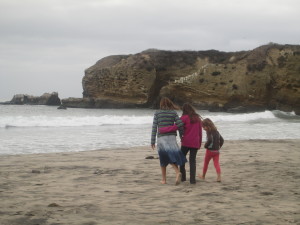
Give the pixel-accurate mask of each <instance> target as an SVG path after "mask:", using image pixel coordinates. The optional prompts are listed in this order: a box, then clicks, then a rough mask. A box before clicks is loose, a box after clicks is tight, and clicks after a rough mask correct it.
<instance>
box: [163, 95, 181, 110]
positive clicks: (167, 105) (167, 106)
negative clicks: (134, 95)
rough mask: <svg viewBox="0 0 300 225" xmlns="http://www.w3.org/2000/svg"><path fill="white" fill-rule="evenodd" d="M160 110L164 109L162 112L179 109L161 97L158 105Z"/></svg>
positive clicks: (167, 99)
mask: <svg viewBox="0 0 300 225" xmlns="http://www.w3.org/2000/svg"><path fill="white" fill-rule="evenodd" d="M159 107H160V109H164V110H176V109H179V107H178V106H177V105H175V104H174V103H173V102H172V101H171V100H170V99H169V98H167V97H163V98H162V99H161V100H160V104H159Z"/></svg>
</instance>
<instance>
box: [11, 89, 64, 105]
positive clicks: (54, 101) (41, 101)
mask: <svg viewBox="0 0 300 225" xmlns="http://www.w3.org/2000/svg"><path fill="white" fill-rule="evenodd" d="M6 104H13V105H24V104H26V105H55V106H58V105H60V104H61V102H60V98H59V97H58V93H57V92H52V93H51V94H50V93H45V94H43V95H42V96H32V95H26V94H17V95H14V97H13V98H12V100H11V101H9V102H6Z"/></svg>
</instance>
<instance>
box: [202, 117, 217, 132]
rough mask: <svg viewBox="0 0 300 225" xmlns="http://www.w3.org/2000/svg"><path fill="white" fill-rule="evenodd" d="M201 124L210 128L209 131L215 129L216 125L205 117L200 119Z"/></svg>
mask: <svg viewBox="0 0 300 225" xmlns="http://www.w3.org/2000/svg"><path fill="white" fill-rule="evenodd" d="M202 126H203V127H208V128H209V130H211V131H217V127H216V126H215V124H214V123H213V121H211V120H210V119H209V118H205V119H204V120H203V121H202Z"/></svg>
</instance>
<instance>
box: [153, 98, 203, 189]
mask: <svg viewBox="0 0 300 225" xmlns="http://www.w3.org/2000/svg"><path fill="white" fill-rule="evenodd" d="M180 119H181V120H182V122H183V123H184V134H183V137H182V139H181V151H182V152H183V154H184V155H185V156H186V155H187V153H188V152H190V155H189V163H190V183H191V184H195V183H196V156H197V152H198V150H199V149H200V147H201V143H202V122H201V116H200V115H199V114H197V113H196V111H195V109H194V107H193V106H192V105H190V104H189V103H185V104H184V105H183V106H182V116H181V117H180ZM176 129H178V128H177V126H176V125H174V126H168V127H163V128H160V129H159V131H160V132H161V133H168V132H172V131H174V130H176ZM180 172H181V174H182V177H181V181H186V171H185V164H183V165H182V166H180Z"/></svg>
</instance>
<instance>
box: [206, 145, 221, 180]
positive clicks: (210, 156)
mask: <svg viewBox="0 0 300 225" xmlns="http://www.w3.org/2000/svg"><path fill="white" fill-rule="evenodd" d="M219 157H220V153H219V151H210V150H208V149H206V153H205V158H204V165H203V175H204V176H205V174H206V172H207V169H208V164H209V161H210V160H211V159H213V160H214V166H215V168H216V172H217V174H220V173H221V168H220V164H219Z"/></svg>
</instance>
